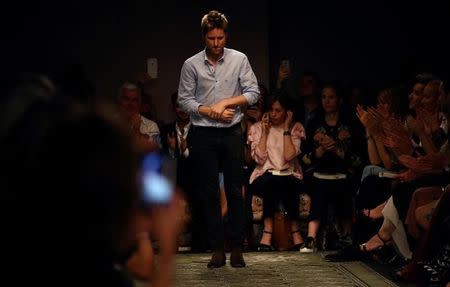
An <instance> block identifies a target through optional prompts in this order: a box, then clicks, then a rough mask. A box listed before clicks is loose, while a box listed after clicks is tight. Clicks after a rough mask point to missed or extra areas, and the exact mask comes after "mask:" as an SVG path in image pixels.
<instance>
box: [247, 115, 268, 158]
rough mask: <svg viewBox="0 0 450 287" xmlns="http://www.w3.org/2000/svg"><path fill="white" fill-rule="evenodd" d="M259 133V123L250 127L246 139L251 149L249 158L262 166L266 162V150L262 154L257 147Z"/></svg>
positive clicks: (260, 131) (259, 137) (260, 130)
mask: <svg viewBox="0 0 450 287" xmlns="http://www.w3.org/2000/svg"><path fill="white" fill-rule="evenodd" d="M261 133H262V129H261V123H260V122H258V123H256V124H254V125H252V126H251V127H250V131H249V132H248V139H247V142H248V143H249V144H250V147H251V156H252V158H253V159H254V160H255V162H256V163H257V164H259V165H263V164H264V163H265V162H266V160H267V150H266V151H265V152H262V151H261V150H260V149H259V147H258V145H259V141H260V140H261Z"/></svg>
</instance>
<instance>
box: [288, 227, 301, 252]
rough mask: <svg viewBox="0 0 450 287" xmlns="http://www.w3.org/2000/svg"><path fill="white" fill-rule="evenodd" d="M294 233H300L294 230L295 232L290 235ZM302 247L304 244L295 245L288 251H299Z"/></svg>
mask: <svg viewBox="0 0 450 287" xmlns="http://www.w3.org/2000/svg"><path fill="white" fill-rule="evenodd" d="M294 233H300V230H295V231H292V232H291V234H294ZM300 235H301V234H300ZM304 246H305V242H301V243H297V244H295V245H294V246H292V247H291V248H289V251H300V249H301V248H303V247H304Z"/></svg>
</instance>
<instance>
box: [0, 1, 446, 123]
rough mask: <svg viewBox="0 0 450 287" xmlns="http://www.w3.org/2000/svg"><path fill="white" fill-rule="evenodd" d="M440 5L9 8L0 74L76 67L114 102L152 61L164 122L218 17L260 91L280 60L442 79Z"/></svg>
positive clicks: (355, 76)
mask: <svg viewBox="0 0 450 287" xmlns="http://www.w3.org/2000/svg"><path fill="white" fill-rule="evenodd" d="M294 2H295V4H294ZM391 2H393V3H391ZM446 2H448V1H444V0H428V1H422V2H421V3H419V4H412V3H410V2H407V1H386V0H380V1H373V0H369V1H357V0H347V1H335V0H333V1H332V0H316V1H288V0H279V1H275V0H262V1H237V0H229V1H225V0H221V1H220V0H216V1H212V0H211V1H207V0H197V1H175V0H166V1H138V0H134V1H121V2H119V3H116V2H111V1H110V2H108V3H96V2H94V1H92V2H90V3H83V2H79V1H76V2H75V1H73V2H66V1H42V2H37V1H36V2H32V3H27V2H25V1H18V2H15V3H14V4H13V5H14V6H15V7H13V8H10V9H8V10H5V11H3V12H4V14H5V17H4V18H3V20H2V21H3V22H4V24H3V30H4V33H3V39H4V41H2V49H5V48H6V52H4V53H3V56H4V61H3V63H6V66H3V72H7V73H8V72H10V71H36V72H44V73H47V74H49V75H57V74H59V73H61V71H63V70H64V69H65V67H67V66H68V65H70V64H75V65H78V67H79V68H80V69H82V70H84V71H85V73H86V76H87V78H88V79H91V80H92V81H93V82H94V83H95V87H96V91H97V94H98V95H101V96H107V97H115V96H116V95H117V91H118V87H119V86H120V84H121V83H122V82H123V81H124V80H126V79H129V78H133V77H135V76H136V75H137V74H139V73H143V72H145V71H146V59H147V58H157V59H158V64H159V71H158V79H156V80H154V81H152V82H151V83H150V85H149V87H148V89H149V90H150V92H151V93H152V94H153V97H154V102H155V105H156V106H157V116H158V118H160V119H161V120H163V121H168V120H170V119H171V118H172V115H171V112H170V105H169V95H170V94H171V93H172V92H173V91H175V90H176V89H177V86H178V78H179V72H180V68H181V66H182V64H183V62H184V60H185V59H186V58H188V57H190V56H191V55H193V54H194V53H196V52H198V51H199V50H201V49H202V48H203V45H202V42H201V37H200V19H201V17H202V15H204V14H205V13H206V12H207V11H208V10H210V9H219V10H221V11H222V12H224V13H225V14H226V15H227V17H228V19H229V21H230V24H231V27H230V28H231V30H230V37H231V38H230V41H229V45H228V46H229V47H232V48H235V49H238V50H241V51H243V52H244V53H246V54H247V55H248V57H249V59H250V62H251V64H252V66H253V69H254V71H255V74H256V75H257V77H258V79H259V80H260V81H261V82H262V83H264V84H266V85H273V83H274V80H275V73H276V70H277V68H278V65H279V61H280V59H281V58H283V57H288V58H290V59H291V60H292V62H293V64H294V68H295V72H296V73H297V74H298V73H301V72H302V71H303V70H305V69H313V70H316V71H317V72H318V73H319V74H320V76H321V77H322V78H323V79H324V80H341V81H342V82H344V83H346V82H350V81H353V80H361V81H366V82H367V83H368V84H369V85H370V86H376V85H379V84H382V83H386V82H389V81H395V80H399V79H408V78H409V77H410V76H411V75H412V74H414V73H416V72H419V71H425V70H428V71H434V72H436V73H439V74H442V75H448V72H449V70H450V64H449V54H450V53H449V51H450V50H449V49H448V47H449V45H448V44H446V43H445V41H447V40H448V35H449V28H450V24H449V23H450V20H449V19H450V17H449V14H450V13H449V11H450V9H449V7H448V4H447V3H446ZM297 6H300V8H298V7H297Z"/></svg>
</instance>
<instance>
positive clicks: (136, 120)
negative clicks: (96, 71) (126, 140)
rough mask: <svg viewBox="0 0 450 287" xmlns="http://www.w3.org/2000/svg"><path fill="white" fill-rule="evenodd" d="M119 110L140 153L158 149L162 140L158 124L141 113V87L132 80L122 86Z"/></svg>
mask: <svg viewBox="0 0 450 287" xmlns="http://www.w3.org/2000/svg"><path fill="white" fill-rule="evenodd" d="M118 105H119V110H120V112H121V115H122V117H123V118H124V119H125V121H126V122H127V123H128V125H129V128H130V129H131V131H132V134H133V142H134V145H135V146H136V148H137V149H138V150H139V152H140V153H148V152H153V151H158V150H159V149H160V147H161V140H160V134H159V128H158V125H157V124H156V123H155V122H154V121H151V120H149V119H147V118H145V117H144V116H142V115H141V114H140V106H141V89H140V88H139V87H138V86H137V85H135V84H133V83H130V82H126V83H124V84H123V85H122V86H121V87H120V91H119V97H118Z"/></svg>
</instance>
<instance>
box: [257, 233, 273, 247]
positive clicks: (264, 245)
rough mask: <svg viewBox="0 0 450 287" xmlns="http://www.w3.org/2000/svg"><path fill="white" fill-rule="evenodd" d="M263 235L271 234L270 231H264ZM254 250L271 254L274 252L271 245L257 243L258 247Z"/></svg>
mask: <svg viewBox="0 0 450 287" xmlns="http://www.w3.org/2000/svg"><path fill="white" fill-rule="evenodd" d="M263 233H267V234H272V232H271V231H266V230H263ZM256 250H258V251H260V252H271V251H275V248H274V247H273V246H272V245H267V244H264V243H259V245H258V247H257V249H256Z"/></svg>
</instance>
